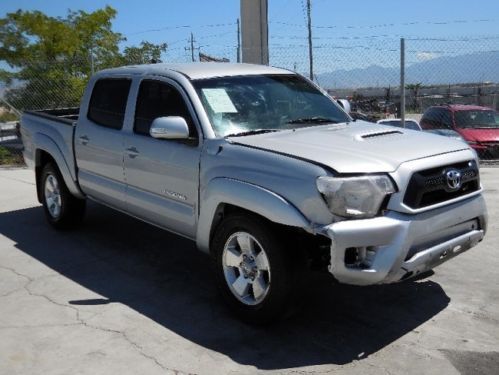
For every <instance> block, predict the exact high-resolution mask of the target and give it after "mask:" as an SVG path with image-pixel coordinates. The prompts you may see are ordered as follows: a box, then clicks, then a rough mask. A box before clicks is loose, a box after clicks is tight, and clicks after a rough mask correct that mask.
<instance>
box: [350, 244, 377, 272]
mask: <svg viewBox="0 0 499 375" xmlns="http://www.w3.org/2000/svg"><path fill="white" fill-rule="evenodd" d="M375 255H376V249H375V247H374V246H359V247H347V248H346V249H345V259H344V261H345V265H346V266H347V267H351V268H363V269H365V268H370V267H371V264H372V261H373V259H374V256H375Z"/></svg>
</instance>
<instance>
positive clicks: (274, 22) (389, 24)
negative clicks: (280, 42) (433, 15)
mask: <svg viewBox="0 0 499 375" xmlns="http://www.w3.org/2000/svg"><path fill="white" fill-rule="evenodd" d="M495 21H496V20H495V19H478V20H451V21H413V22H401V23H384V24H378V25H343V26H340V25H313V26H312V28H314V29H338V28H345V29H374V28H382V27H393V26H412V25H450V24H456V23H459V24H464V23H479V22H495ZM269 23H271V24H278V25H286V26H293V27H306V25H302V24H297V23H290V22H283V21H270V22H269Z"/></svg>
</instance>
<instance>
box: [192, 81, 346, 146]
mask: <svg viewBox="0 0 499 375" xmlns="http://www.w3.org/2000/svg"><path fill="white" fill-rule="evenodd" d="M193 84H194V87H195V88H196V90H197V93H198V95H199V97H200V98H201V101H202V103H203V106H204V108H205V110H206V113H207V114H208V117H209V119H210V122H211V124H212V126H213V130H214V131H215V133H216V135H217V136H221V137H224V136H227V135H232V134H238V133H246V132H252V131H259V130H269V131H273V130H275V131H277V130H283V129H294V128H299V127H304V126H311V125H320V124H331V123H339V122H348V121H351V119H350V117H349V116H348V115H347V114H346V113H345V112H343V110H341V109H340V108H339V107H338V106H337V105H336V104H334V103H333V101H332V99H330V98H329V97H328V96H326V95H324V94H323V93H322V92H320V91H319V90H318V89H317V88H315V87H314V86H313V85H311V84H310V83H309V82H307V81H306V80H305V79H304V78H302V77H300V76H298V75H294V74H289V75H254V76H236V77H221V78H210V79H203V80H196V81H194V82H193Z"/></svg>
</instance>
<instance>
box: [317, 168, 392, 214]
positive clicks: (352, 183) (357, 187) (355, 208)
mask: <svg viewBox="0 0 499 375" xmlns="http://www.w3.org/2000/svg"><path fill="white" fill-rule="evenodd" d="M317 189H318V190H319V191H320V192H321V193H322V195H323V196H324V198H325V200H326V202H327V205H328V206H329V210H330V211H331V212H332V213H333V214H335V215H338V216H342V217H348V218H357V219H362V218H367V217H373V216H376V214H377V213H378V212H379V209H380V208H381V204H382V203H383V200H384V199H385V197H386V196H387V195H388V194H392V193H394V192H395V187H394V186H393V183H392V181H391V180H390V178H389V177H388V176H384V175H376V176H359V177H327V176H323V177H319V178H318V179H317Z"/></svg>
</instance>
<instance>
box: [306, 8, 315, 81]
mask: <svg viewBox="0 0 499 375" xmlns="http://www.w3.org/2000/svg"><path fill="white" fill-rule="evenodd" d="M310 1H311V0H307V24H308V25H307V26H308V62H309V65H310V68H309V74H310V80H312V81H313V80H314V56H313V54H312V18H311V14H310V13H311V7H312V5H311V4H310Z"/></svg>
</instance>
